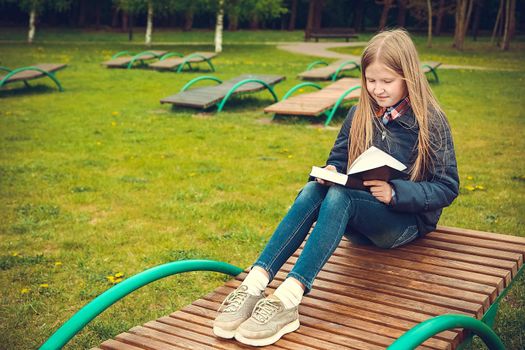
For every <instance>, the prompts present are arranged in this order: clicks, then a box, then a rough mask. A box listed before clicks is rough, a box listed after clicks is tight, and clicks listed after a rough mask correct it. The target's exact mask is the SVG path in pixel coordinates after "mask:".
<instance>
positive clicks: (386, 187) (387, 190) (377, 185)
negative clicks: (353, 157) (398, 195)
mask: <svg viewBox="0 0 525 350" xmlns="http://www.w3.org/2000/svg"><path fill="white" fill-rule="evenodd" d="M363 185H365V186H367V187H370V193H372V196H374V197H375V198H376V199H377V200H378V201H380V202H382V203H385V204H390V201H392V186H391V185H390V184H389V183H388V182H386V181H381V180H368V181H364V182H363Z"/></svg>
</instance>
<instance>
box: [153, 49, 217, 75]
mask: <svg viewBox="0 0 525 350" xmlns="http://www.w3.org/2000/svg"><path fill="white" fill-rule="evenodd" d="M177 55H178V54H176V53H173V54H166V55H164V56H162V57H161V59H160V61H157V62H154V63H151V64H150V65H149V67H150V68H153V69H157V70H175V69H176V70H177V73H180V72H182V70H183V69H184V67H185V66H188V68H189V70H190V71H191V70H193V67H192V66H191V64H192V63H201V62H206V63H207V64H208V66H209V67H210V70H211V71H212V72H215V67H214V66H213V64H212V63H211V60H212V58H214V57H216V56H217V54H216V53H215V52H194V53H192V54H190V55H187V56H184V57H176V58H172V57H171V56H177Z"/></svg>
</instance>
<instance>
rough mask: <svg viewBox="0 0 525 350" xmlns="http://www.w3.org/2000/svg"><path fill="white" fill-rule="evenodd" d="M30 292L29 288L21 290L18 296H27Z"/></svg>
mask: <svg viewBox="0 0 525 350" xmlns="http://www.w3.org/2000/svg"><path fill="white" fill-rule="evenodd" d="M30 291H31V289H29V288H22V289H21V290H20V294H28V293H29V292H30Z"/></svg>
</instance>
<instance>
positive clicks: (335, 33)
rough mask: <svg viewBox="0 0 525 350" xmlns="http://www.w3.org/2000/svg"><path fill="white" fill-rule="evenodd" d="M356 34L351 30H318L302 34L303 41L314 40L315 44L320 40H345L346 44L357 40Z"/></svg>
mask: <svg viewBox="0 0 525 350" xmlns="http://www.w3.org/2000/svg"><path fill="white" fill-rule="evenodd" d="M357 37H358V36H357V34H356V33H355V30H354V29H353V28H336V27H334V28H319V29H311V30H306V31H305V32H304V41H309V40H310V39H315V41H316V42H318V41H319V39H320V38H324V39H346V41H347V42H348V41H349V40H350V39H357Z"/></svg>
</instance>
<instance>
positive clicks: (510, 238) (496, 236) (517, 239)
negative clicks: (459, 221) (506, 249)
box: [436, 226, 525, 246]
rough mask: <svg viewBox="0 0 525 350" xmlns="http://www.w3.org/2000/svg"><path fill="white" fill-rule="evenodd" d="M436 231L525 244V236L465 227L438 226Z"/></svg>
mask: <svg viewBox="0 0 525 350" xmlns="http://www.w3.org/2000/svg"><path fill="white" fill-rule="evenodd" d="M436 231H437V232H445V233H454V234H456V235H458V236H467V237H475V238H482V239H485V240H491V241H496V242H509V243H517V244H520V245H523V246H525V237H518V236H511V235H504V234H500V233H492V232H483V231H476V230H469V229H465V228H457V227H448V226H438V227H437V229H436Z"/></svg>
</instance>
